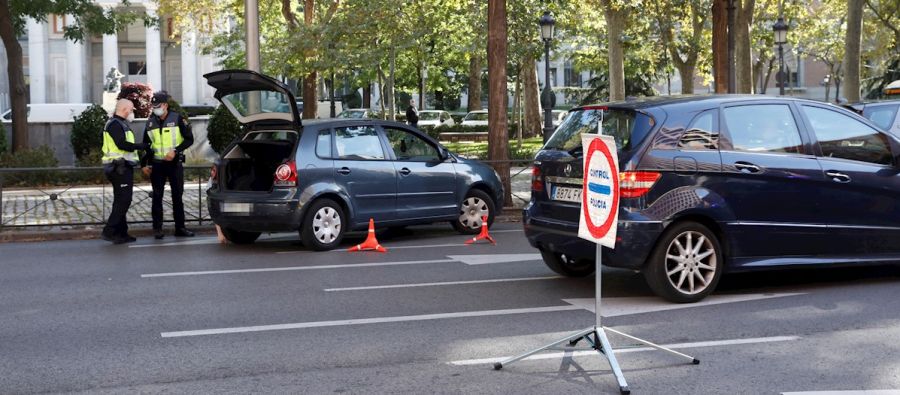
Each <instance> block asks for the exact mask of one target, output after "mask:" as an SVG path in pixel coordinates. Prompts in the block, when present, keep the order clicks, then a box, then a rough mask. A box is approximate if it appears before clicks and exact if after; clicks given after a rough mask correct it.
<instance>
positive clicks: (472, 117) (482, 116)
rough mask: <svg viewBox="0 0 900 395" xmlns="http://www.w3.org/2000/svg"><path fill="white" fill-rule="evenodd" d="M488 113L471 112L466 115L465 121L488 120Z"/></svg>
mask: <svg viewBox="0 0 900 395" xmlns="http://www.w3.org/2000/svg"><path fill="white" fill-rule="evenodd" d="M487 120H488V114H487V113H486V112H470V113H469V114H468V115H466V119H464V121H487Z"/></svg>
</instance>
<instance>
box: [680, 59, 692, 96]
mask: <svg viewBox="0 0 900 395" xmlns="http://www.w3.org/2000/svg"><path fill="white" fill-rule="evenodd" d="M694 63H696V61H695V62H694ZM696 68H697V66H696V64H691V63H687V62H686V63H683V64H681V65H679V66H678V73H680V74H681V94H682V95H693V94H694V69H696Z"/></svg>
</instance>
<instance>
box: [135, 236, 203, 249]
mask: <svg viewBox="0 0 900 395" xmlns="http://www.w3.org/2000/svg"><path fill="white" fill-rule="evenodd" d="M203 244H219V240H218V239H216V238H215V237H203V238H196V239H194V240H186V241H173V242H171V243H151V244H132V245H130V246H128V248H156V247H173V246H191V245H203Z"/></svg>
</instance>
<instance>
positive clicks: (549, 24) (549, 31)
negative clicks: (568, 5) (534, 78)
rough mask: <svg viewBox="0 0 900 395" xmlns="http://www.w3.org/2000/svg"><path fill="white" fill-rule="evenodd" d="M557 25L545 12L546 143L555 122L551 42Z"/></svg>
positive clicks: (544, 96) (543, 28) (544, 95)
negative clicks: (553, 114) (554, 27)
mask: <svg viewBox="0 0 900 395" xmlns="http://www.w3.org/2000/svg"><path fill="white" fill-rule="evenodd" d="M555 23H556V21H555V20H553V16H551V15H550V11H544V16H542V17H541V21H540V24H541V39H543V40H544V66H545V67H544V92H543V94H542V95H541V105H543V106H544V133H543V135H544V142H545V143H546V142H547V140H549V139H550V135H551V134H553V120H552V119H551V118H552V113H551V112H550V110H551V109H552V107H553V100H552V98H551V97H550V96H551V95H553V91H551V90H550V42H551V41H553V25H554V24H555Z"/></svg>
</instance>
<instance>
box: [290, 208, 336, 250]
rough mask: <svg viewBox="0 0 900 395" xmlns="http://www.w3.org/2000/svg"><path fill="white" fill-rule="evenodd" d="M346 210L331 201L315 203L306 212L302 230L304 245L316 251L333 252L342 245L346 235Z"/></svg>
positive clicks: (301, 235)
mask: <svg viewBox="0 0 900 395" xmlns="http://www.w3.org/2000/svg"><path fill="white" fill-rule="evenodd" d="M346 227H347V219H346V217H345V215H344V209H343V208H341V205H339V204H337V202H335V201H334V200H331V199H324V198H323V199H319V200H316V201H314V202H313V203H312V204H311V205H310V206H309V209H308V210H307V212H306V217H305V218H304V219H303V224H302V225H301V228H300V239H301V240H303V245H305V246H306V247H308V248H311V249H313V250H315V251H328V250H333V249H334V248H335V247H337V246H338V245H340V244H341V240H343V239H344V234H345V233H346Z"/></svg>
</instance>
